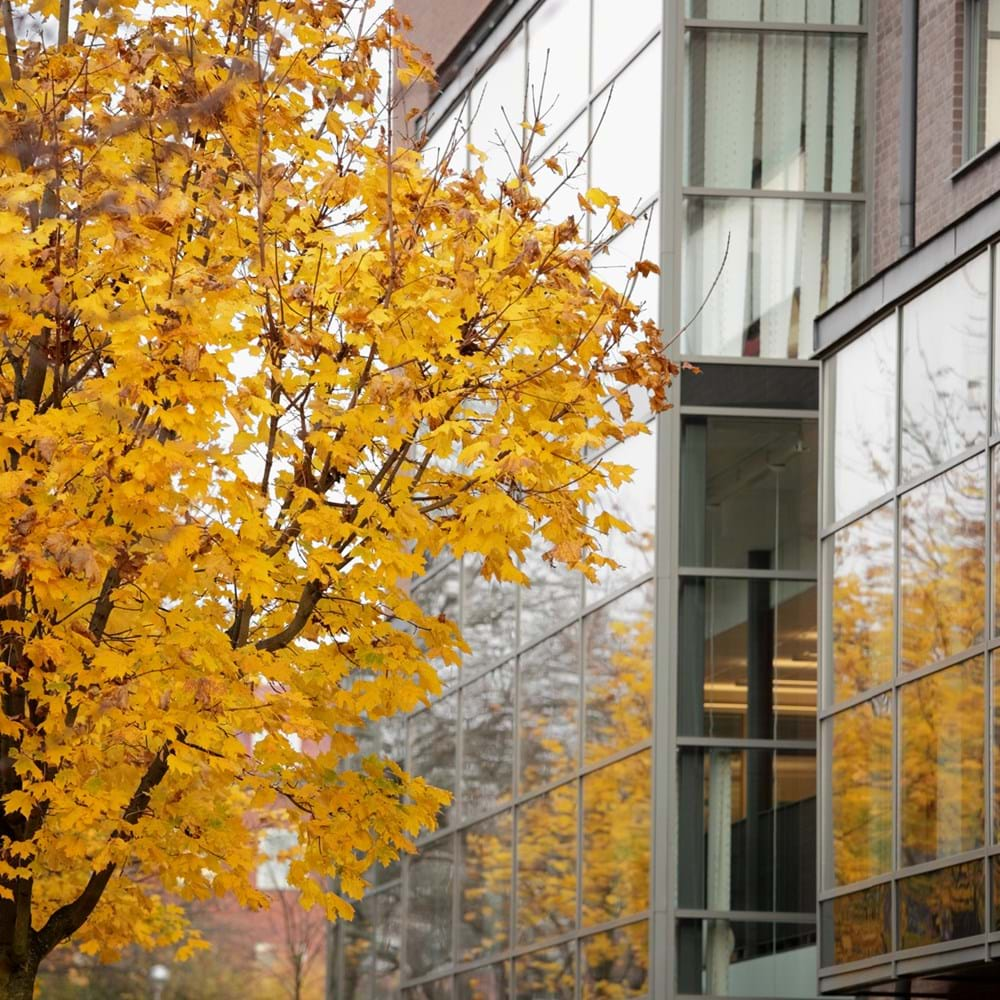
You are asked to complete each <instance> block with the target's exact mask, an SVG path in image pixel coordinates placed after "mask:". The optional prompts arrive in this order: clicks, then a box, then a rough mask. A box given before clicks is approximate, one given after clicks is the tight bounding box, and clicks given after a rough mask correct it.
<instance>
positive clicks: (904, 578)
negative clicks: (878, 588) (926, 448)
mask: <svg viewBox="0 0 1000 1000" xmlns="http://www.w3.org/2000/svg"><path fill="white" fill-rule="evenodd" d="M985 495H986V462H985V459H984V458H983V456H982V455H977V456H976V457H974V458H971V459H969V460H968V461H967V462H963V463H962V464H961V465H958V466H956V467H955V468H953V469H949V470H948V471H947V472H944V473H942V474H941V475H940V476H937V477H935V478H934V479H932V480H930V481H929V482H927V483H924V484H922V485H921V486H918V487H916V488H915V489H913V490H911V491H910V492H909V493H907V494H906V495H905V496H904V497H903V499H902V507H901V510H900V517H901V521H900V570H899V587H900V602H901V617H902V623H901V624H902V633H903V638H902V646H903V648H902V661H901V668H902V669H903V670H918V669H920V668H921V667H925V666H929V665H930V664H931V663H935V662H937V661H939V660H943V659H946V658H947V657H949V656H954V655H956V654H958V653H961V652H962V650H964V649H968V648H969V647H970V646H972V645H974V644H975V643H976V642H979V641H980V640H981V639H982V637H983V629H984V622H985V617H986V615H985V604H986V511H985V503H984V497H985Z"/></svg>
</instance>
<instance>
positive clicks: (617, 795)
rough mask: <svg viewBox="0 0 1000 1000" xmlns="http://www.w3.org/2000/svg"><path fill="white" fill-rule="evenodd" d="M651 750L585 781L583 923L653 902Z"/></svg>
mask: <svg viewBox="0 0 1000 1000" xmlns="http://www.w3.org/2000/svg"><path fill="white" fill-rule="evenodd" d="M649 779H650V764H649V753H648V752H645V753H638V754H634V755H633V756H631V757H626V758H625V759H624V760H621V761H618V763H616V764H611V765H609V766H608V767H603V768H601V769H600V770H599V771H593V772H592V773H590V774H588V775H587V776H586V777H585V778H584V779H583V886H582V889H581V892H582V894H583V923H584V926H589V925H592V924H600V923H603V922H604V921H605V920H616V919H618V918H619V917H624V916H627V915H629V914H631V913H640V912H642V911H643V910H645V909H646V908H647V907H648V906H649V839H650V838H649V809H650V801H651V795H650V791H651V790H650V780H649Z"/></svg>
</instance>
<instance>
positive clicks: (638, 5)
mask: <svg viewBox="0 0 1000 1000" xmlns="http://www.w3.org/2000/svg"><path fill="white" fill-rule="evenodd" d="M661 7H662V3H661V0H629V5H628V17H622V8H621V5H620V4H618V3H615V0H594V28H593V31H592V32H591V39H592V43H591V44H592V45H593V57H594V85H595V86H600V84H602V83H603V82H604V81H605V80H606V79H607V78H608V75H609V74H610V73H612V72H614V70H616V69H617V68H618V67H619V66H620V65H621V63H622V61H623V60H624V59H625V58H626V57H627V56H628V54H629V53H630V52H631V51H632V50H633V49H634V48H635V47H636V45H638V44H639V42H640V41H641V40H642V39H643V38H645V37H646V36H647V35H649V33H650V32H651V31H655V30H656V28H657V27H658V26H659V24H660V10H661ZM654 128H655V129H656V130H658V129H659V119H656V124H655V126H654Z"/></svg>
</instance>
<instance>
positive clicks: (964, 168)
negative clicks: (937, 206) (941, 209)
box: [948, 140, 1000, 181]
mask: <svg viewBox="0 0 1000 1000" xmlns="http://www.w3.org/2000/svg"><path fill="white" fill-rule="evenodd" d="M998 152H1000V140H998V141H997V142H995V143H993V145H992V146H987V147H986V148H985V149H984V150H982V151H981V152H979V153H976V155H975V156H973V157H972V159H970V160H966V161H965V163H963V164H962V165H961V166H960V167H959V168H958V170H956V171H955V172H954V173H953V174H952V175H951V176H950V177H949V178H948V180H950V181H957V180H960V179H961V178H962V177H964V176H965V175H966V174H967V173H968V172H969V171H970V170H974V169H975V168H976V167H978V166H979V164H980V163H982V162H983V161H984V160H991V159H992V158H993V157H994V156H995V155H996V154H997V153H998Z"/></svg>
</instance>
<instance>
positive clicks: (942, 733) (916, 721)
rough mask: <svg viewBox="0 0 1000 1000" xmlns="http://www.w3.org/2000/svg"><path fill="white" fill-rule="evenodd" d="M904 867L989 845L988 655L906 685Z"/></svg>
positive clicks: (902, 798)
mask: <svg viewBox="0 0 1000 1000" xmlns="http://www.w3.org/2000/svg"><path fill="white" fill-rule="evenodd" d="M900 705H901V712H902V716H901V719H900V740H901V743H902V748H901V752H900V842H901V846H902V858H901V860H902V863H903V865H915V864H920V863H921V862H922V861H930V860H932V859H933V858H943V857H947V856H948V855H949V854H960V853H961V852H962V851H971V850H974V849H975V848H977V847H981V846H982V844H983V823H984V818H985V817H984V812H985V805H986V803H985V790H984V787H983V770H984V767H985V761H984V759H983V711H984V702H983V658H982V657H981V656H977V657H976V658H975V659H972V660H966V662H965V663H961V664H959V665H958V666H955V667H948V668H947V669H945V670H942V671H940V672H938V673H936V674H931V675H930V676H929V677H924V678H921V679H920V680H918V681H914V682H913V683H912V684H907V685H906V686H905V687H904V688H902V690H901V691H900Z"/></svg>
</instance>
